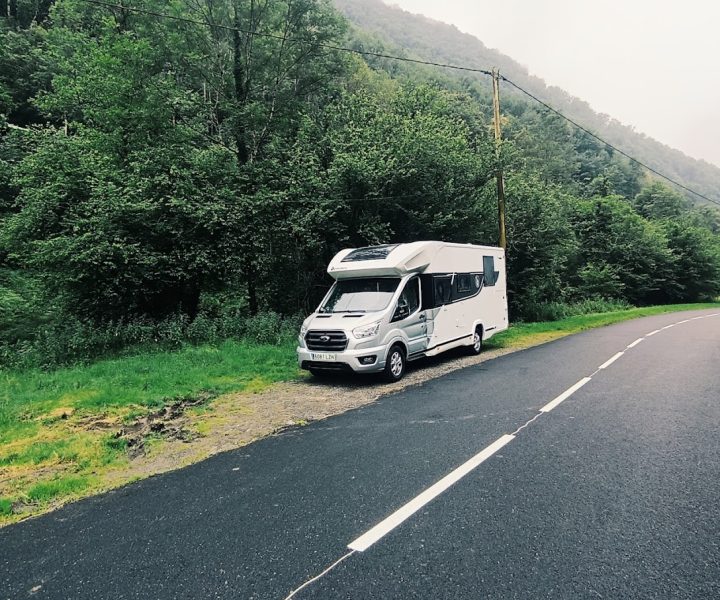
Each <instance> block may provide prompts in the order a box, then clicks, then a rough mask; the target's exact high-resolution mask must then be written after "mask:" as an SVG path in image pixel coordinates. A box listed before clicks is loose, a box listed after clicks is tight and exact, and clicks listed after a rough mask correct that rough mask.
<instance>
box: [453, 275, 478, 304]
mask: <svg viewBox="0 0 720 600" xmlns="http://www.w3.org/2000/svg"><path fill="white" fill-rule="evenodd" d="M455 281H456V286H455V293H454V294H453V300H463V299H465V298H470V297H471V296H474V295H475V294H477V293H478V291H480V286H481V284H482V277H481V275H480V273H458V274H457V275H456V278H455Z"/></svg>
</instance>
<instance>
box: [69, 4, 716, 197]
mask: <svg viewBox="0 0 720 600" xmlns="http://www.w3.org/2000/svg"><path fill="white" fill-rule="evenodd" d="M82 1H83V2H85V3H87V4H94V5H97V6H102V7H105V8H115V9H119V10H126V11H129V12H134V13H139V14H144V15H148V16H153V17H158V18H162V19H170V20H173V21H179V22H182V23H190V24H193V25H200V26H202V27H216V28H218V29H223V30H226V31H236V32H238V33H244V34H246V35H252V36H258V37H265V38H270V39H276V40H281V41H284V42H288V41H290V42H300V43H302V42H305V40H288V39H287V38H286V37H284V36H281V35H277V34H273V33H267V32H258V31H251V30H249V29H242V28H240V27H233V26H231V25H223V24H220V23H213V22H208V21H200V20H197V19H191V18H189V17H181V16H177V15H170V14H167V13H161V12H157V11H152V10H148V9H145V8H137V7H132V6H123V5H122V4H112V3H109V2H103V1H102V0H82ZM315 46H317V47H318V48H324V49H326V50H336V51H339V52H348V53H351V54H356V55H360V56H372V57H375V58H386V59H389V60H397V61H400V62H407V63H413V64H418V65H426V66H430V67H439V68H441V69H453V70H456V71H466V72H470V73H479V74H481V75H488V76H491V77H492V72H491V71H488V70H486V69H477V68H474V67H465V66H462V65H453V64H448V63H437V62H432V61H426V60H420V59H415V58H408V57H404V56H394V55H392V54H384V53H381V52H371V51H369V50H358V49H356V48H348V47H346V46H338V45H335V44H327V43H324V42H316V43H315ZM500 78H501V79H502V80H503V81H505V82H507V83H509V84H510V85H511V86H513V87H514V88H516V89H517V90H518V91H519V92H521V93H523V94H525V95H526V96H528V97H529V98H532V99H533V100H535V102H537V103H539V104H541V105H542V106H544V107H545V108H546V109H547V110H549V111H551V112H553V113H555V114H556V115H558V116H559V117H561V118H563V119H565V120H566V121H567V122H568V123H571V124H572V125H574V126H575V127H577V128H578V129H580V130H581V131H583V132H584V133H586V134H587V135H589V136H591V137H592V138H594V139H596V140H597V141H599V142H601V143H602V144H605V145H606V146H607V147H608V148H612V149H613V150H614V151H615V152H617V153H618V154H621V155H622V156H624V157H625V158H627V159H628V160H630V161H632V162H634V163H635V164H637V165H640V166H641V167H643V168H644V169H647V170H648V171H650V172H651V173H654V174H655V175H657V176H658V177H661V178H662V179H664V180H665V181H668V182H670V183H672V184H673V185H676V186H677V187H679V188H681V189H683V190H685V191H686V192H689V193H691V194H694V195H695V196H697V197H698V198H702V199H703V200H706V201H707V202H710V203H712V204H716V205H718V206H720V200H715V199H714V198H710V197H708V196H706V195H705V194H701V193H700V192H696V191H695V190H693V189H692V188H689V187H688V186H686V185H684V184H682V183H680V182H679V181H677V180H675V179H673V178H672V177H669V176H668V175H665V174H663V173H661V172H660V171H658V170H657V169H654V168H653V167H651V166H649V165H647V164H646V163H644V162H642V161H641V160H638V159H637V158H635V157H633V156H631V155H630V154H628V153H627V152H625V151H624V150H621V149H620V148H618V147H617V146H614V145H613V144H611V143H610V142H608V141H606V140H604V139H603V138H601V137H600V136H599V135H597V134H595V133H593V132H592V131H590V130H589V129H587V128H585V127H583V126H582V125H580V124H579V123H578V122H577V121H574V120H573V119H571V118H570V117H567V116H565V115H564V114H563V113H561V112H560V111H559V110H557V109H555V108H553V107H552V106H550V105H549V104H548V103H547V102H545V101H543V100H541V99H540V98H538V97H537V96H535V95H534V94H532V93H531V92H529V91H527V90H526V89H524V88H522V87H520V86H519V85H518V84H516V83H515V82H513V81H511V80H510V79H508V78H507V77H505V76H503V75H500Z"/></svg>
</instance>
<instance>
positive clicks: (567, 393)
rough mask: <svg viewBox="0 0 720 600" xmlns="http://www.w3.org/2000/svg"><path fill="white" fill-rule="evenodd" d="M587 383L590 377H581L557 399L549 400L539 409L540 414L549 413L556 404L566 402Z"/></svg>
mask: <svg viewBox="0 0 720 600" xmlns="http://www.w3.org/2000/svg"><path fill="white" fill-rule="evenodd" d="M588 381H590V377H583V378H582V379H581V380H580V381H578V382H577V383H576V384H575V385H573V386H572V387H569V388H568V389H566V390H565V391H564V392H563V393H562V394H560V395H559V396H558V397H557V398H555V399H554V400H551V401H550V402H548V403H547V404H546V405H545V406H543V407H542V408H541V409H540V412H544V413H547V412H550V411H551V410H552V409H553V408H555V407H556V406H557V405H558V404H560V403H561V402H563V401H564V400H567V399H568V398H569V397H570V396H572V395H573V394H574V393H575V392H577V391H578V390H579V389H580V388H581V387H582V386H584V385H585V384H586V383H587V382H588Z"/></svg>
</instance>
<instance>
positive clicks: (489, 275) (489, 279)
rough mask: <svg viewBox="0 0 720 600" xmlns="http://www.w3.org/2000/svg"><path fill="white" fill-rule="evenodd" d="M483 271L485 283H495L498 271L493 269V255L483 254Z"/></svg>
mask: <svg viewBox="0 0 720 600" xmlns="http://www.w3.org/2000/svg"><path fill="white" fill-rule="evenodd" d="M483 271H484V272H485V285H495V283H496V282H497V278H498V275H499V273H498V272H497V271H496V270H495V257H494V256H483Z"/></svg>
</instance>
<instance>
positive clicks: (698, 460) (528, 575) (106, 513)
mask: <svg viewBox="0 0 720 600" xmlns="http://www.w3.org/2000/svg"><path fill="white" fill-rule="evenodd" d="M711 313H713V311H695V312H692V313H674V314H669V315H661V316H656V317H648V318H644V319H638V320H635V321H629V322H626V323H622V324H618V325H614V326H610V327H606V328H602V329H597V330H593V331H589V332H585V333H582V334H578V335H575V336H572V337H569V338H564V339H562V340H557V341H555V342H551V343H549V344H545V345H543V346H539V347H536V348H532V349H529V350H524V351H522V352H517V353H514V354H510V355H506V356H503V357H499V358H497V359H494V360H490V361H487V362H484V363H482V364H480V365H478V366H476V367H470V368H467V369H463V370H461V371H455V372H453V373H450V374H448V375H446V376H443V377H440V378H438V379H435V380H432V381H429V382H427V383H425V384H423V385H421V386H417V387H414V388H409V389H406V390H404V391H402V392H399V393H396V394H392V395H389V396H385V397H383V398H381V399H380V400H379V401H378V402H376V403H373V404H371V405H368V406H365V407H363V408H360V409H357V410H353V411H350V412H347V413H345V414H342V415H339V416H336V417H332V418H330V419H327V420H324V421H321V422H317V423H314V424H311V425H309V426H307V427H302V428H298V429H293V430H290V431H287V432H285V433H283V434H281V435H278V436H274V437H271V438H267V439H265V440H262V441H259V442H256V443H254V444H251V445H250V446H246V447H244V448H241V449H239V450H236V451H232V452H226V453H224V454H221V455H218V456H215V457H212V458H210V459H208V460H206V461H204V462H202V463H198V464H196V465H193V466H190V467H187V468H185V469H181V470H178V471H175V472H172V473H168V474H165V475H160V476H157V477H153V478H150V479H148V480H145V481H142V482H138V483H136V484H132V485H128V486H126V487H124V488H121V489H119V490H116V491H113V492H110V493H108V494H104V495H102V496H98V497H95V498H91V499H88V500H84V501H81V502H77V503H74V504H72V505H69V506H66V507H65V508H63V509H60V510H57V511H55V512H53V513H50V514H48V515H45V516H43V517H39V518H35V519H31V520H28V521H25V522H22V523H19V524H16V525H13V526H10V527H6V528H4V529H1V530H0V599H2V598H12V599H15V598H53V599H70V598H73V599H74V598H113V599H114V598H118V599H119V598H143V599H146V598H158V599H164V598H178V599H179V598H188V599H189V598H223V599H225V598H227V599H230V598H233V599H246V598H258V599H260V598H262V599H265V598H278V599H283V598H285V597H286V596H287V595H288V594H289V593H290V591H291V590H293V589H295V588H297V587H298V586H299V585H300V584H302V583H303V582H305V581H307V580H308V579H309V578H311V577H313V576H315V575H317V574H318V573H320V572H322V571H323V570H324V569H325V568H326V567H327V566H328V565H330V564H331V563H333V562H334V561H336V560H337V559H339V558H340V557H342V556H343V555H345V554H346V553H347V552H348V550H347V545H348V544H349V543H350V542H351V541H352V540H354V539H355V538H357V537H358V536H359V535H361V534H363V533H364V532H366V531H367V530H368V529H370V528H371V527H372V526H373V525H375V524H376V523H378V522H379V521H381V520H383V519H384V518H385V517H387V516H388V515H389V514H391V513H392V512H393V511H395V510H396V509H397V508H399V507H400V506H402V505H403V504H405V503H406V502H407V501H409V500H411V499H412V498H414V497H415V496H417V495H418V494H419V493H421V492H422V491H423V490H425V489H426V488H428V487H429V486H430V485H432V484H433V483H435V482H436V481H438V480H439V479H441V478H442V477H443V476H444V475H446V474H447V473H448V472H450V471H452V470H453V469H454V468H456V467H457V466H458V465H460V464H461V463H463V462H465V461H466V460H468V459H469V458H470V457H472V456H473V455H475V454H476V453H477V452H479V451H481V450H482V449H483V448H485V447H486V446H488V445H489V444H491V443H492V442H494V441H495V440H496V439H498V438H499V437H500V436H502V435H503V434H507V433H512V432H514V431H515V430H517V429H518V428H519V427H521V426H522V425H524V424H525V423H527V422H528V421H529V420H530V419H532V418H533V417H535V416H537V415H538V411H539V409H540V408H541V407H542V406H544V405H546V404H547V403H548V402H549V401H550V400H552V399H553V398H555V397H556V396H558V395H559V394H560V393H562V392H563V391H564V390H566V389H567V388H569V387H570V386H572V385H573V384H574V383H576V382H577V381H578V380H579V379H581V378H583V377H585V376H589V375H591V374H593V373H594V375H593V377H592V380H591V381H590V382H589V383H587V384H586V385H585V386H584V387H582V388H581V389H579V390H578V391H577V392H576V393H575V394H573V395H572V396H571V397H570V398H569V399H567V400H566V401H564V402H563V403H562V404H560V405H559V406H558V407H557V408H555V409H554V410H552V411H551V412H549V413H543V414H542V415H541V416H540V417H538V418H537V419H535V420H534V421H533V422H532V423H530V424H529V425H528V426H527V427H525V428H524V429H522V430H521V431H520V432H519V433H518V434H517V436H516V438H515V439H514V440H513V441H512V442H511V443H509V444H508V445H507V446H506V447H504V448H502V449H501V450H500V451H499V452H498V453H497V454H495V455H493V456H492V457H491V458H489V459H488V460H487V461H486V462H484V463H483V464H481V465H480V466H479V467H478V468H477V469H475V470H474V471H472V472H471V473H469V474H468V475H467V476H466V477H464V478H463V479H462V480H461V481H459V482H458V483H456V484H455V485H454V486H452V487H451V488H449V489H448V490H447V491H445V492H444V493H443V494H442V495H441V496H439V497H438V498H436V499H435V500H433V501H432V502H430V503H429V504H427V505H426V506H424V507H423V508H422V509H421V510H420V511H418V512H417V513H416V514H415V515H413V516H412V517H411V518H410V519H408V520H407V521H406V522H404V523H403V524H401V525H400V526H399V527H397V528H396V529H394V530H392V531H391V532H390V533H388V535H387V536H385V537H384V538H382V539H381V540H379V541H378V542H377V543H376V544H375V545H373V546H371V547H370V548H369V549H367V550H366V551H365V552H362V553H355V554H353V555H351V556H350V557H348V558H347V559H346V560H345V561H343V562H342V563H341V564H339V565H338V566H337V567H335V568H334V569H333V570H332V571H330V572H329V573H328V574H327V575H325V576H324V577H322V578H321V579H319V580H318V581H316V582H314V583H313V584H312V585H310V586H308V587H307V588H305V589H303V590H302V591H301V592H299V593H298V594H297V595H296V596H295V597H294V598H296V599H310V598H313V599H320V598H333V599H334V598H342V599H345V598H347V599H370V598H378V599H388V598H429V599H440V598H447V599H451V598H452V599H465V598H468V599H475V598H720V500H719V498H720V435H719V434H720V427H719V424H720V316H717V317H709V318H704V319H701V320H694V321H689V322H687V323H683V324H679V325H677V326H675V327H673V328H671V329H667V330H663V331H660V332H659V333H657V334H655V335H653V336H651V337H647V338H646V339H645V340H644V341H643V342H642V343H640V344H638V345H637V346H636V347H634V348H631V349H629V350H627V351H626V353H625V354H624V355H623V356H622V357H620V358H619V359H618V360H617V361H616V362H614V363H613V364H612V365H610V366H608V367H607V368H606V369H603V370H601V371H599V372H597V367H598V366H599V365H601V364H602V363H604V362H605V361H606V360H608V359H609V358H610V357H612V356H613V355H614V354H615V353H616V352H618V351H622V350H624V349H625V348H626V346H627V345H628V344H630V343H632V342H633V341H634V340H636V339H637V338H639V337H642V336H644V335H645V334H647V333H649V332H651V331H653V330H655V329H658V328H660V327H663V326H665V325H669V324H671V323H676V322H678V321H680V320H684V319H687V318H690V317H695V316H703V315H709V314H711Z"/></svg>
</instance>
